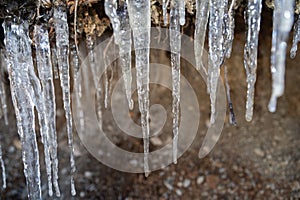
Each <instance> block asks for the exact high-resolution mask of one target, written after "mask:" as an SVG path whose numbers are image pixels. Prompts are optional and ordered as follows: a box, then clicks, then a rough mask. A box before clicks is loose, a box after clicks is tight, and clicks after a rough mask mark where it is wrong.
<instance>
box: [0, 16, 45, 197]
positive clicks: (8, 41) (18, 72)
mask: <svg viewBox="0 0 300 200" xmlns="http://www.w3.org/2000/svg"><path fill="white" fill-rule="evenodd" d="M4 30H5V47H6V52H7V62H8V63H7V66H8V74H9V79H10V88H11V94H12V100H13V105H14V108H15V113H16V118H17V127H18V133H19V136H20V140H21V144H22V159H23V163H24V175H25V178H26V183H27V190H28V198H29V199H41V198H42V195H41V181H40V164H39V151H38V146H37V140H36V132H35V114H34V102H35V101H36V99H34V98H35V96H34V91H33V86H32V84H31V80H30V79H31V78H30V75H29V71H30V69H29V68H33V61H32V57H31V56H32V54H31V44H30V39H29V37H28V23H27V22H22V23H20V24H17V23H14V22H9V21H5V23H4Z"/></svg>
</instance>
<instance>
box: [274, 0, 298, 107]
mask: <svg viewBox="0 0 300 200" xmlns="http://www.w3.org/2000/svg"><path fill="white" fill-rule="evenodd" d="M294 3H295V2H294V1H293V0H287V1H283V0H275V3H274V4H275V7H274V11H273V32H272V49H271V54H272V55H271V72H272V81H273V82H272V95H271V98H270V102H269V105H268V108H269V111H270V112H275V111H276V104H277V98H278V97H280V96H282V95H283V92H284V76H285V56H286V47H287V39H288V37H289V32H290V31H291V28H292V26H293V22H294Z"/></svg>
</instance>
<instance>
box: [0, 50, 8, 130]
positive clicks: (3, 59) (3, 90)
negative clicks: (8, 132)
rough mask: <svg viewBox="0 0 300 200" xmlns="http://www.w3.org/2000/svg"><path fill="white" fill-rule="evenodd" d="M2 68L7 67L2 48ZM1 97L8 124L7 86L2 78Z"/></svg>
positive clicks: (0, 61) (0, 52) (0, 67)
mask: <svg viewBox="0 0 300 200" xmlns="http://www.w3.org/2000/svg"><path fill="white" fill-rule="evenodd" d="M0 59H1V60H0V69H2V70H4V69H6V58H5V55H4V51H3V50H0ZM0 99H1V109H2V112H3V116H4V123H5V125H6V126H8V110H7V100H6V87H5V84H4V82H3V81H2V80H0Z"/></svg>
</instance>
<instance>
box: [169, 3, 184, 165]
mask: <svg viewBox="0 0 300 200" xmlns="http://www.w3.org/2000/svg"><path fill="white" fill-rule="evenodd" d="M180 9H181V2H180V0H172V1H171V10H170V29H169V30H170V47H171V66H172V97H173V103H172V113H173V151H172V152H173V162H174V163H175V164H176V163H177V143H178V131H179V130H178V129H179V102H180V49H181V34H180V24H181V23H180V20H181V15H180V13H181V10H180Z"/></svg>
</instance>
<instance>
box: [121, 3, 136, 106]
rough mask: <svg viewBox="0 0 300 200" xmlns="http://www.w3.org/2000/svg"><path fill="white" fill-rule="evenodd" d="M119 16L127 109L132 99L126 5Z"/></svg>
mask: <svg viewBox="0 0 300 200" xmlns="http://www.w3.org/2000/svg"><path fill="white" fill-rule="evenodd" d="M118 15H119V18H120V44H119V48H120V51H119V54H120V65H121V69H122V74H123V79H124V85H125V91H126V97H127V101H128V106H129V109H130V110H132V109H133V100H132V98H131V82H132V76H131V29H130V24H129V17H128V10H127V5H124V6H123V7H122V10H121V11H120V12H119V13H118Z"/></svg>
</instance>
